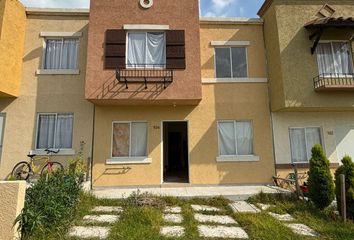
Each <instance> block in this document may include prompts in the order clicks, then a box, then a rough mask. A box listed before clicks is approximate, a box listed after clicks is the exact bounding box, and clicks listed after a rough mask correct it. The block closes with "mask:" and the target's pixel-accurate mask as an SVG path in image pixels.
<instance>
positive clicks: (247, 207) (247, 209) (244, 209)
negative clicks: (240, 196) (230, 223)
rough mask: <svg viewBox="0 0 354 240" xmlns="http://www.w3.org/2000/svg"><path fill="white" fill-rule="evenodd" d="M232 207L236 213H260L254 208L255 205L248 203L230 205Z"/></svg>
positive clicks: (241, 202)
mask: <svg viewBox="0 0 354 240" xmlns="http://www.w3.org/2000/svg"><path fill="white" fill-rule="evenodd" d="M230 207H231V208H232V210H233V211H234V212H240V213H258V212H260V210H259V209H258V208H257V207H256V206H254V205H253V204H250V203H248V202H246V201H236V202H233V203H230Z"/></svg>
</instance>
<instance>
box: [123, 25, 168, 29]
mask: <svg viewBox="0 0 354 240" xmlns="http://www.w3.org/2000/svg"><path fill="white" fill-rule="evenodd" d="M123 29H124V30H169V29H170V26H169V25H155V24H124V25H123Z"/></svg>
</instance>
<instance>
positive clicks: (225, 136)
mask: <svg viewBox="0 0 354 240" xmlns="http://www.w3.org/2000/svg"><path fill="white" fill-rule="evenodd" d="M218 132H219V148H220V150H219V151H220V153H219V154H220V155H221V156H223V155H236V142H235V124H234V122H219V123H218Z"/></svg>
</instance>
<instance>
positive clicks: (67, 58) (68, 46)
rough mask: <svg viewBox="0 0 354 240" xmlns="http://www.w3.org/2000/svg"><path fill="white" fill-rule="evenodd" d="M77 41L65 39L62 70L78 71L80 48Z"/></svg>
mask: <svg viewBox="0 0 354 240" xmlns="http://www.w3.org/2000/svg"><path fill="white" fill-rule="evenodd" d="M78 43H79V41H78V40H77V39H64V42H63V49H62V58H61V69H76V68H77V66H76V64H77V50H78V46H79V44H78Z"/></svg>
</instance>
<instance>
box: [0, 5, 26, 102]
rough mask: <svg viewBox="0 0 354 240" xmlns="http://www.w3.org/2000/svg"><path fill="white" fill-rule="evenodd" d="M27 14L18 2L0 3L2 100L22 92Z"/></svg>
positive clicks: (0, 82) (0, 90)
mask: <svg viewBox="0 0 354 240" xmlns="http://www.w3.org/2000/svg"><path fill="white" fill-rule="evenodd" d="M25 28H26V13H25V8H24V7H23V5H22V4H21V3H20V2H19V1H18V0H2V1H1V2H0V73H1V77H0V98H1V97H17V96H18V94H19V91H20V81H21V74H22V71H21V69H22V56H23V46H24V41H25Z"/></svg>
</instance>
